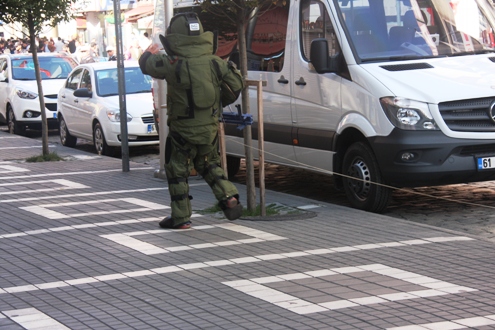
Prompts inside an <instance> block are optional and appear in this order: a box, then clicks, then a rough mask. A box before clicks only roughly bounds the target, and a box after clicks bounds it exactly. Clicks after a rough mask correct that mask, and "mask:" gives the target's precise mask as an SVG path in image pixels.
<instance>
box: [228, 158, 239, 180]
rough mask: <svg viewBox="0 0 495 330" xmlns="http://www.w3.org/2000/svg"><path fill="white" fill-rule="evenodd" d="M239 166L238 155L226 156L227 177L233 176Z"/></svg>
mask: <svg viewBox="0 0 495 330" xmlns="http://www.w3.org/2000/svg"><path fill="white" fill-rule="evenodd" d="M240 168H241V159H240V158H239V157H234V156H227V174H228V177H229V179H231V178H233V177H234V176H235V175H236V174H237V173H239V169H240Z"/></svg>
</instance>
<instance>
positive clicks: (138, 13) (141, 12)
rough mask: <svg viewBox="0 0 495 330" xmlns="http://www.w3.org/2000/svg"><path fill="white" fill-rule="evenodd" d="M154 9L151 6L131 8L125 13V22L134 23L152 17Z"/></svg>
mask: <svg viewBox="0 0 495 330" xmlns="http://www.w3.org/2000/svg"><path fill="white" fill-rule="evenodd" d="M154 11H155V8H154V6H153V5H144V6H139V7H136V8H132V9H131V10H129V11H126V12H125V18H126V20H127V22H130V23H136V22H137V20H138V19H140V18H143V17H146V16H151V15H153V13H154Z"/></svg>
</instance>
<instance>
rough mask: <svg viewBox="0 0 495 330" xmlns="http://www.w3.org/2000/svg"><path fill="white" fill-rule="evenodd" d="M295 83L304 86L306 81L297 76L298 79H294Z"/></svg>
mask: <svg viewBox="0 0 495 330" xmlns="http://www.w3.org/2000/svg"><path fill="white" fill-rule="evenodd" d="M296 85H297V86H306V82H305V81H304V78H303V77H301V78H299V80H298V81H296Z"/></svg>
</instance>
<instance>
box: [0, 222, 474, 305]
mask: <svg viewBox="0 0 495 330" xmlns="http://www.w3.org/2000/svg"><path fill="white" fill-rule="evenodd" d="M73 227H75V226H73ZM170 231H171V230H170ZM186 231H187V230H186ZM180 232H181V231H173V233H177V234H180ZM422 240H424V241H426V242H425V244H433V243H443V242H452V241H471V240H474V239H472V238H469V237H464V236H450V237H430V238H423V239H422ZM390 243H398V242H390ZM390 243H379V244H377V246H380V247H381V248H390V247H395V246H396V245H394V244H390ZM399 246H408V245H407V244H402V243H401V244H399ZM355 250H358V249H351V250H348V249H342V248H327V249H324V248H321V249H314V250H305V251H294V252H288V253H279V254H276V253H274V254H263V255H257V256H252V257H243V258H233V259H224V260H210V261H205V262H197V263H191V264H180V265H175V266H165V267H159V268H153V269H144V270H138V271H133V272H126V273H115V274H105V275H100V276H95V277H84V278H77V279H72V280H65V281H55V282H47V283H39V284H26V285H20V286H13V287H6V288H0V294H7V293H9V294H15V293H19V292H26V291H36V290H48V289H52V288H60V287H64V286H68V285H79V284H84V283H93V282H106V281H112V280H115V279H125V278H132V277H140V276H149V275H156V274H166V273H172V272H179V271H183V270H189V269H196V268H206V267H221V266H225V265H235V264H243V263H251V262H260V261H267V260H276V259H285V258H297V257H302V256H307V255H318V254H325V253H340V252H347V251H355ZM308 273H310V274H311V272H308ZM314 274H315V275H316V276H323V275H322V272H321V271H320V272H318V271H316V272H315V273H314ZM307 275H309V274H307ZM311 276H312V275H311ZM396 276H398V275H396ZM419 276H421V275H419ZM436 281H438V280H436ZM440 282H441V281H440ZM437 283H438V282H437ZM444 283H447V282H444ZM423 286H424V285H423ZM457 288H461V287H460V286H457ZM447 289H448V288H442V290H444V291H445V290H447ZM454 289H455V287H454ZM434 290H439V289H434ZM439 291H440V290H439ZM435 292H436V291H435ZM382 299H383V298H382ZM327 309H328V308H327Z"/></svg>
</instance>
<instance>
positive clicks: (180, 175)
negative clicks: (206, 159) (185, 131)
mask: <svg viewBox="0 0 495 330" xmlns="http://www.w3.org/2000/svg"><path fill="white" fill-rule="evenodd" d="M181 142H183V141H180V140H179V141H177V140H176V139H175V138H173V137H172V138H169V140H168V141H167V146H166V147H167V149H168V150H166V152H165V153H166V157H165V172H166V174H167V180H168V189H169V193H170V200H171V208H172V219H173V221H174V225H179V224H181V223H184V222H187V221H189V219H190V218H191V214H192V209H191V201H190V200H191V199H192V197H191V196H189V183H188V181H187V178H188V177H189V174H190V173H191V170H192V169H193V163H192V161H191V160H192V159H193V158H194V156H195V154H196V148H195V147H194V146H192V145H190V144H189V143H181Z"/></svg>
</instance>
